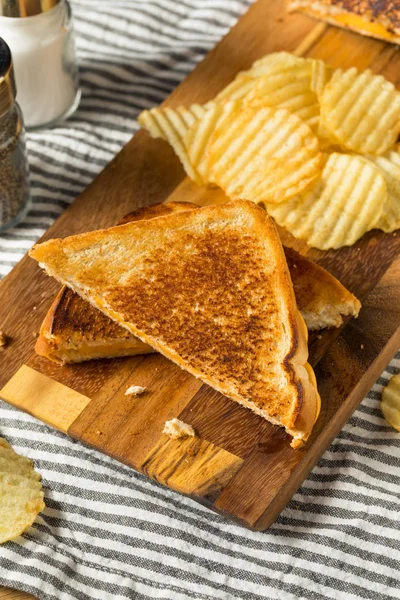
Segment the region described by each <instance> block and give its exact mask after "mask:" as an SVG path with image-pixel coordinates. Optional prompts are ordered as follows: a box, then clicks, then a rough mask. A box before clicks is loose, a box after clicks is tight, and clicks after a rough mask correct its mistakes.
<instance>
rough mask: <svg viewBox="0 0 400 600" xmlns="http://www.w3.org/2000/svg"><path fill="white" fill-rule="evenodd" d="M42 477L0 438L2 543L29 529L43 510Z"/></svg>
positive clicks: (26, 460) (0, 541) (23, 457)
mask: <svg viewBox="0 0 400 600" xmlns="http://www.w3.org/2000/svg"><path fill="white" fill-rule="evenodd" d="M44 507H45V504H44V494H43V491H42V484H41V481H40V475H39V474H38V473H36V471H34V468H33V463H32V461H31V460H29V458H26V457H25V456H19V455H18V454H17V453H16V452H14V450H13V449H12V447H11V446H10V444H8V442H7V441H6V440H4V439H3V438H0V544H2V543H4V542H7V541H9V540H12V539H14V538H16V537H18V536H19V535H21V534H22V533H23V532H24V531H26V529H28V528H29V527H30V526H31V525H32V523H33V522H34V520H35V519H36V517H37V515H38V514H39V513H40V512H41V511H42V510H43V509H44Z"/></svg>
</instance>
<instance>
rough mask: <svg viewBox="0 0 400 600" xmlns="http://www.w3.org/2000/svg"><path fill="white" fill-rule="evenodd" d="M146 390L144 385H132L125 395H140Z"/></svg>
mask: <svg viewBox="0 0 400 600" xmlns="http://www.w3.org/2000/svg"><path fill="white" fill-rule="evenodd" d="M145 391H146V388H145V387H143V386H142V385H130V386H129V387H128V388H127V390H126V392H125V396H140V394H143V392H145Z"/></svg>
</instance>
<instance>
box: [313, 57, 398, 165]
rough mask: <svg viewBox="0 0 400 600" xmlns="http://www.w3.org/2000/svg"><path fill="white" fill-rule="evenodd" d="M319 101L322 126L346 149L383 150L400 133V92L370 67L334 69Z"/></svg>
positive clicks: (377, 151) (377, 152) (386, 148)
mask: <svg viewBox="0 0 400 600" xmlns="http://www.w3.org/2000/svg"><path fill="white" fill-rule="evenodd" d="M320 102H321V126H322V127H323V128H324V129H325V130H327V131H329V132H330V133H331V134H332V135H333V136H334V138H336V139H338V140H339V141H340V144H341V146H342V147H343V148H346V149H348V150H353V151H354V152H360V153H371V154H383V153H384V152H386V150H388V149H389V148H390V147H391V146H392V145H393V144H394V143H395V141H396V139H397V136H398V134H399V133H400V93H399V92H398V91H397V90H396V88H395V87H394V85H393V84H392V83H390V82H389V81H387V80H386V79H385V78H384V77H382V76H381V75H374V74H373V73H372V72H371V71H370V70H367V71H363V72H362V73H358V71H357V69H355V68H352V69H349V70H348V71H343V70H342V69H337V70H336V71H335V72H334V73H333V75H332V77H331V79H330V81H329V82H328V83H327V85H326V86H325V87H324V90H323V92H322V94H321V96H320Z"/></svg>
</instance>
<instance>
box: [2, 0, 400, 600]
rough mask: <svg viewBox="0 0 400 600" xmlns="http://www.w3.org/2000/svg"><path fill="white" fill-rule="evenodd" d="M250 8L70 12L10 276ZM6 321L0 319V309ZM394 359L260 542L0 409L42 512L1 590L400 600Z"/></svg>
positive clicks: (7, 259) (135, 4)
mask: <svg viewBox="0 0 400 600" xmlns="http://www.w3.org/2000/svg"><path fill="white" fill-rule="evenodd" d="M249 4H250V2H249V1H248V0H183V1H179V2H174V1H173V0H114V1H113V2H108V1H107V0H75V1H74V2H72V6H73V10H74V14H75V24H76V33H77V46H78V55H79V62H80V71H81V81H82V88H83V97H82V102H81V105H80V107H79V110H78V112H77V113H76V114H75V115H74V116H73V117H72V118H71V119H70V120H69V121H67V122H66V123H65V124H63V125H61V126H59V127H57V128H55V129H53V130H50V131H42V132H40V133H34V134H30V135H28V147H29V152H30V163H31V172H32V193H33V200H34V205H33V209H32V211H31V212H30V213H29V215H28V216H27V218H26V219H25V221H24V222H23V223H22V224H21V225H20V226H19V227H17V228H15V229H14V230H12V231H10V232H9V233H7V234H6V235H3V236H2V237H1V238H0V274H1V275H5V274H6V273H7V272H8V271H9V270H10V269H11V267H12V266H13V265H14V264H15V263H16V262H17V261H18V260H19V259H20V258H21V257H22V255H23V254H24V253H25V252H26V250H28V248H29V247H30V246H31V245H32V243H33V242H34V241H35V240H36V239H37V238H38V237H39V236H40V235H41V234H42V233H43V232H44V230H45V229H46V228H47V227H48V226H49V225H50V224H51V223H52V222H53V221H54V219H55V218H56V217H57V216H58V215H59V214H60V213H61V212H62V211H63V210H64V209H65V208H66V206H67V205H68V204H69V203H70V202H71V201H72V200H73V199H74V197H75V196H76V195H77V194H78V193H79V192H80V191H82V190H83V189H84V188H85V187H86V186H87V184H88V183H90V182H91V181H92V179H93V178H94V176H95V175H96V174H97V173H98V172H99V171H100V170H101V169H102V168H103V167H104V166H105V165H106V163H107V162H109V161H110V159H111V158H112V157H113V156H114V155H115V153H116V152H118V150H119V149H120V148H121V146H122V145H123V144H124V143H125V142H126V141H127V140H129V138H130V137H131V135H132V133H133V132H134V131H135V130H136V129H137V127H138V125H137V122H136V117H137V115H138V113H139V112H140V110H142V109H143V108H148V107H150V106H152V105H154V104H157V103H159V102H160V101H161V100H162V99H163V98H164V97H165V96H166V95H167V94H168V93H169V92H170V91H171V90H172V89H173V88H174V87H175V86H176V85H177V84H178V83H179V82H180V81H181V80H182V79H183V78H184V77H185V75H186V74H187V73H188V72H189V71H191V70H192V69H193V67H194V66H195V64H196V63H197V62H198V61H200V60H201V58H202V57H203V56H204V54H205V53H206V52H207V51H208V50H209V49H210V48H211V47H212V46H213V45H214V44H215V43H216V42H217V41H218V40H219V39H220V38H221V36H222V35H223V34H224V33H225V32H226V31H227V30H228V29H229V28H230V27H231V26H232V25H233V23H234V22H235V20H236V19H237V17H238V16H239V15H240V14H241V13H242V12H244V11H245V9H246V8H247V6H248V5H249ZM3 309H4V307H2V309H1V310H3ZM399 367H400V354H399V355H398V357H397V360H393V361H392V363H391V364H390V366H388V368H387V370H386V371H385V372H384V373H383V375H382V377H381V378H380V379H379V380H378V382H377V383H376V384H375V385H374V387H373V389H372V390H371V392H370V393H369V394H368V396H367V398H365V400H364V401H363V402H362V404H361V406H360V407H359V409H358V410H357V411H356V413H355V414H354V415H353V417H352V418H351V419H350V421H349V422H348V423H347V425H346V426H345V427H344V429H343V431H342V433H341V434H340V436H339V437H338V439H337V440H335V442H334V443H333V444H332V446H331V447H330V449H329V450H328V451H327V452H326V453H325V455H324V456H323V457H322V459H321V460H320V461H319V463H318V465H317V466H316V467H315V469H314V470H313V472H312V473H311V475H310V477H309V478H308V479H307V481H305V482H304V484H303V485H302V486H301V488H300V490H299V491H298V492H297V493H296V494H295V496H294V498H293V499H292V501H291V502H290V503H289V505H288V506H287V508H286V509H285V510H284V511H283V513H282V514H281V516H280V517H279V518H278V520H277V522H276V524H275V525H274V526H272V527H271V528H270V529H269V530H268V531H267V532H264V533H252V532H250V531H247V530H245V529H242V528H240V527H239V526H236V525H234V524H232V523H231V522H229V521H227V520H225V519H223V518H222V517H220V516H218V515H216V514H213V513H211V512H209V511H208V510H207V509H206V508H203V507H201V506H199V505H198V504H196V503H194V502H192V501H191V500H189V499H186V498H184V497H182V496H180V495H178V494H176V493H173V492H171V491H169V490H167V489H165V488H162V487H160V486H158V485H156V484H155V483H153V482H151V481H149V480H147V479H145V478H144V477H142V476H141V475H138V474H137V473H135V472H134V471H133V470H131V469H129V468H127V467H125V466H123V465H122V464H119V463H117V462H115V461H113V460H111V459H110V458H107V457H106V456H104V455H102V454H100V453H98V452H95V451H93V450H90V449H88V448H85V447H83V446H82V445H81V444H79V443H77V442H74V441H73V440H71V439H68V438H67V437H66V436H64V435H62V434H61V433H58V432H56V431H54V430H52V429H50V428H49V427H46V426H45V425H43V424H42V423H40V422H38V421H36V420H35V419H33V418H31V417H29V416H28V415H26V414H23V413H21V412H19V411H17V410H15V409H13V408H11V407H9V406H7V405H6V404H4V403H0V435H2V436H4V437H6V438H7V439H8V440H9V441H10V442H11V443H12V444H13V446H14V447H15V449H16V450H18V451H19V452H21V453H23V454H26V455H27V456H29V457H31V458H32V459H34V461H35V463H36V467H37V469H38V470H39V471H40V472H41V473H42V475H43V482H44V487H45V494H46V510H45V511H44V512H43V513H42V514H41V515H40V516H39V518H38V519H37V521H36V523H35V525H34V526H33V527H32V528H31V529H30V530H29V531H28V532H27V533H26V534H25V535H24V536H23V537H21V538H18V539H17V540H16V541H14V542H9V543H7V544H5V545H3V546H1V547H0V583H2V584H4V585H9V586H13V587H15V588H19V589H21V590H26V591H30V592H32V593H34V594H35V595H37V596H38V597H39V598H40V599H41V600H50V599H57V600H67V599H68V600H69V599H72V598H74V599H75V598H76V599H79V600H89V599H95V600H104V599H111V598H117V599H120V598H121V599H123V598H135V599H142V598H143V599H145V598H159V599H171V600H186V599H192V598H196V599H199V600H206V599H207V600H218V599H220V600H222V599H223V600H230V599H239V600H256V599H268V600H270V599H271V600H272V599H278V598H279V599H285V600H289V599H290V600H301V599H303V598H305V599H307V600H321V599H322V598H332V599H338V598H340V599H346V600H347V599H356V598H357V599H358V598H364V599H374V600H377V599H379V600H386V599H389V598H399V597H400V592H399V577H398V572H399V567H400V560H399V547H400V542H399V529H400V525H399V508H400V438H399V434H398V433H396V432H395V431H394V430H392V429H390V428H389V427H387V426H386V424H385V421H384V420H383V418H382V414H381V412H380V410H379V398H380V392H381V389H382V386H383V385H384V384H385V383H386V381H387V379H388V378H389V377H390V376H391V374H392V373H394V372H395V371H396V369H398V368H399Z"/></svg>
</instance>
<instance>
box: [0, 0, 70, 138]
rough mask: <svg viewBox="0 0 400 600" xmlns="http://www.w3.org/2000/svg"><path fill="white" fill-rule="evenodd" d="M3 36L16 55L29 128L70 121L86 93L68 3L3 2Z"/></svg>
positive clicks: (0, 27) (42, 0) (56, 0)
mask: <svg viewBox="0 0 400 600" xmlns="http://www.w3.org/2000/svg"><path fill="white" fill-rule="evenodd" d="M0 35H1V36H2V37H3V38H4V39H5V41H6V42H7V44H8V45H9V47H10V48H11V52H12V55H13V63H14V71H15V78H16V83H17V89H18V103H19V105H20V106H21V109H22V112H23V114H24V120H25V125H26V128H27V129H31V130H32V129H39V128H43V127H50V126H52V125H54V124H56V123H58V122H59V121H60V120H61V119H65V118H67V117H68V116H70V115H71V114H72V113H73V112H74V110H75V109H76V108H77V106H78V104H79V100H80V94H81V93H80V88H79V80H78V67H77V64H76V55H75V44H74V38H73V28H72V15H71V8H70V5H69V3H68V2H67V0H0Z"/></svg>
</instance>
